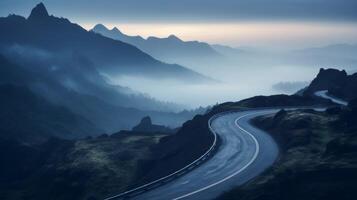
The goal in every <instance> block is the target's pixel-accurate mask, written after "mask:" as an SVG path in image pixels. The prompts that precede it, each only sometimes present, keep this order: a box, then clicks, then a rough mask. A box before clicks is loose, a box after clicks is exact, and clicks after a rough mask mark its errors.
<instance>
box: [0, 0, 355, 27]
mask: <svg viewBox="0 0 357 200" xmlns="http://www.w3.org/2000/svg"><path fill="white" fill-rule="evenodd" d="M31 3H32V4H31ZM36 3H38V1H37V0H28V1H26V2H24V1H21V0H2V1H1V2H0V14H2V15H6V14H8V13H9V12H20V14H24V13H26V14H28V13H29V10H30V9H31V7H30V6H31V5H32V7H33V6H34V5H35V4H36ZM44 3H45V4H46V5H47V7H48V8H49V10H50V12H52V13H54V14H56V15H60V16H70V17H71V18H73V19H82V20H94V19H97V20H98V19H101V20H105V21H108V20H111V21H122V22H130V21H141V22H142V21H192V20H196V21H212V20H214V21H227V20H234V21H235V20H327V21H357V12H356V8H357V1H355V0H239V1H237V0H220V1H218V0H180V1H167V0H150V1H142V0H121V1H117V0H106V1H100V0H92V1H90V3H88V1H86V0H77V1H70V0H62V1H51V0H44ZM69 4H70V5H71V6H68V5H69Z"/></svg>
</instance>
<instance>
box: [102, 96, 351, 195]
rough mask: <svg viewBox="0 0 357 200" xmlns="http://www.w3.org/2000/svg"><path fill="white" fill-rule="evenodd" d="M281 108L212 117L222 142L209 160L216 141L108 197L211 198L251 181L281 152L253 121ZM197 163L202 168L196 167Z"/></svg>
mask: <svg viewBox="0 0 357 200" xmlns="http://www.w3.org/2000/svg"><path fill="white" fill-rule="evenodd" d="M315 95H316V96H319V97H322V98H326V99H331V100H332V101H333V102H335V103H337V104H340V105H347V104H348V103H347V102H345V101H343V100H340V99H336V98H334V97H331V96H329V95H328V94H327V91H317V92H316V93H315ZM279 110H280V109H278V108H274V109H260V110H249V111H236V112H227V113H221V114H218V115H216V116H214V117H212V118H211V120H210V122H209V126H210V129H211V131H212V133H213V134H215V135H216V136H218V138H219V139H220V142H221V144H220V145H219V148H218V149H217V150H216V153H215V154H214V156H213V157H211V158H210V159H208V160H206V159H207V158H208V156H209V154H210V153H211V152H210V150H211V149H214V148H215V142H214V143H213V145H212V147H211V149H210V150H209V151H207V152H206V154H204V155H202V156H201V157H200V158H199V159H197V160H196V161H194V162H193V163H191V164H190V165H189V166H187V167H185V168H183V169H181V170H179V171H177V172H175V173H173V174H171V175H168V176H167V177H164V178H162V179H159V180H157V181H154V182H153V184H152V183H150V184H147V185H144V186H141V187H139V188H136V189H134V190H131V191H128V192H125V193H122V194H119V195H116V196H112V197H109V198H107V199H106V200H111V199H134V200H170V199H171V200H179V199H185V200H208V199H214V198H215V197H217V196H218V195H220V194H222V193H223V192H225V191H228V190H230V189H232V188H234V187H237V186H240V185H242V184H244V183H246V182H248V181H249V180H251V179H253V178H254V177H256V176H258V175H259V174H260V173H262V172H263V171H264V170H266V169H267V168H268V167H270V166H271V165H272V164H273V163H274V162H275V160H276V159H277V157H278V154H279V150H278V146H277V144H276V143H275V141H274V140H273V139H272V137H271V136H270V135H269V134H268V133H266V132H264V131H263V130H261V129H258V128H256V127H254V126H252V125H251V123H250V120H251V119H253V118H255V117H258V116H262V115H267V114H274V113H276V112H278V111H279ZM203 161H204V162H203ZM194 165H195V166H197V165H199V167H197V168H194V167H193V166H194ZM191 167H192V168H191ZM168 179H170V180H169V181H168Z"/></svg>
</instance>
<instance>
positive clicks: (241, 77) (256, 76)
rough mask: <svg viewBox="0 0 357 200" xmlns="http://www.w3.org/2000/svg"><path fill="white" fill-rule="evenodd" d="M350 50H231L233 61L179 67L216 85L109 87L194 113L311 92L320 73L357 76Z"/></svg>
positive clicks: (122, 80)
mask: <svg viewBox="0 0 357 200" xmlns="http://www.w3.org/2000/svg"><path fill="white" fill-rule="evenodd" d="M337 47H338V48H337ZM351 49H352V50H353V52H356V49H357V48H356V46H352V45H335V46H327V47H322V48H315V49H314V48H311V49H303V50H299V51H295V50H294V51H266V50H259V49H233V50H235V51H233V52H232V55H228V54H225V55H224V56H223V57H221V58H220V59H209V58H207V59H202V58H199V59H197V58H196V59H195V58H189V59H187V60H182V62H181V63H180V64H182V65H184V66H186V67H188V68H190V69H192V70H194V71H197V72H198V73H200V74H203V75H205V76H208V77H210V78H213V79H215V80H218V81H219V82H218V83H209V84H188V83H187V84H182V82H181V83H178V82H176V81H174V80H167V79H166V80H164V81H163V80H157V81H156V80H148V79H145V78H138V77H133V76H122V77H119V78H112V79H111V81H112V82H114V83H117V84H120V85H123V86H127V87H130V88H133V89H134V90H137V91H140V92H143V93H146V94H149V95H150V96H152V97H154V98H156V99H159V100H161V101H169V102H175V103H178V104H183V105H187V106H189V107H192V108H194V107H197V106H207V105H213V104H216V103H222V102H226V101H237V100H241V99H244V98H248V97H252V96H256V95H270V94H293V93H295V92H297V91H298V90H300V89H302V88H304V87H305V86H307V85H308V84H309V82H310V81H311V80H312V79H313V78H314V77H315V76H316V75H317V73H318V72H319V69H320V68H337V69H345V70H346V71H347V72H348V73H351V72H353V71H356V68H357V60H356V59H355V58H354V57H353V56H351V55H350V54H351V53H349V54H346V53H344V52H347V50H349V51H352V50H351ZM332 50H333V51H332ZM336 52H337V53H336ZM331 54H333V55H334V56H331ZM347 55H348V56H347ZM346 57H348V59H346Z"/></svg>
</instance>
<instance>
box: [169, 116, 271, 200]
mask: <svg viewBox="0 0 357 200" xmlns="http://www.w3.org/2000/svg"><path fill="white" fill-rule="evenodd" d="M258 113H268V112H267V111H263V112H255V113H250V114H246V115H243V116H240V117H238V118H237V119H236V120H235V121H234V123H235V125H236V126H237V127H238V128H239V129H240V130H242V131H243V132H244V133H246V134H248V135H249V136H250V137H251V138H252V139H253V141H254V143H255V148H256V150H255V153H254V155H253V157H252V159H251V160H250V161H249V162H248V163H247V164H246V165H244V166H243V167H242V168H240V169H239V170H238V171H236V172H234V173H233V174H231V175H229V176H227V177H225V178H223V179H221V180H219V181H217V182H215V183H212V184H210V185H208V186H205V187H203V188H201V189H198V190H195V191H193V192H190V193H187V194H185V195H182V196H179V197H176V198H174V199H173V200H179V199H183V198H186V197H188V196H191V195H193V194H196V193H199V192H202V191H204V190H207V189H209V188H211V187H214V186H216V185H218V184H220V183H223V182H225V181H227V180H229V179H231V178H232V177H234V176H236V175H237V174H239V173H241V172H242V171H244V170H245V169H246V168H248V167H249V166H250V165H251V164H252V163H253V162H254V161H255V160H256V158H257V157H258V154H259V143H258V140H257V139H256V138H255V137H254V135H252V134H251V133H249V132H248V131H247V130H245V129H244V128H242V127H241V126H239V124H238V121H239V120H240V119H242V118H244V117H247V116H249V115H255V114H258Z"/></svg>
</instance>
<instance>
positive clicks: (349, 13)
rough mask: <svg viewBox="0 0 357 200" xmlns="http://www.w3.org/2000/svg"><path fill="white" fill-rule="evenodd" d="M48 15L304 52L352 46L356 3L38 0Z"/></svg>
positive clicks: (12, 1)
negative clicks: (305, 48)
mask: <svg viewBox="0 0 357 200" xmlns="http://www.w3.org/2000/svg"><path fill="white" fill-rule="evenodd" d="M39 2H40V1H38V0H26V1H25V0H1V1H0V16H7V15H8V14H9V13H14V14H19V15H23V16H28V14H29V13H30V10H31V8H32V7H34V6H35V5H36V4H37V3H39ZM42 2H43V3H44V4H45V5H46V7H47V9H48V10H49V12H50V13H51V14H53V15H55V16H60V17H66V18H69V19H70V20H71V21H72V22H75V23H78V24H80V25H82V26H83V27H84V28H86V29H90V28H92V27H93V26H94V25H95V24H97V23H102V24H105V25H107V26H108V27H111V28H112V27H114V26H116V27H118V28H119V29H120V30H122V31H123V32H124V33H126V34H129V35H141V36H144V37H148V36H158V37H167V36H168V35H170V34H175V35H177V36H178V37H180V38H182V39H183V40H200V41H206V42H209V43H219V44H226V45H230V46H234V47H235V46H257V47H282V48H287V47H288V48H303V47H312V46H324V45H328V44H333V43H357V37H356V35H357V1H356V0H180V1H173V0H150V1H148V0H91V1H88V0H76V1H73V0H60V1H59V0H43V1H42Z"/></svg>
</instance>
